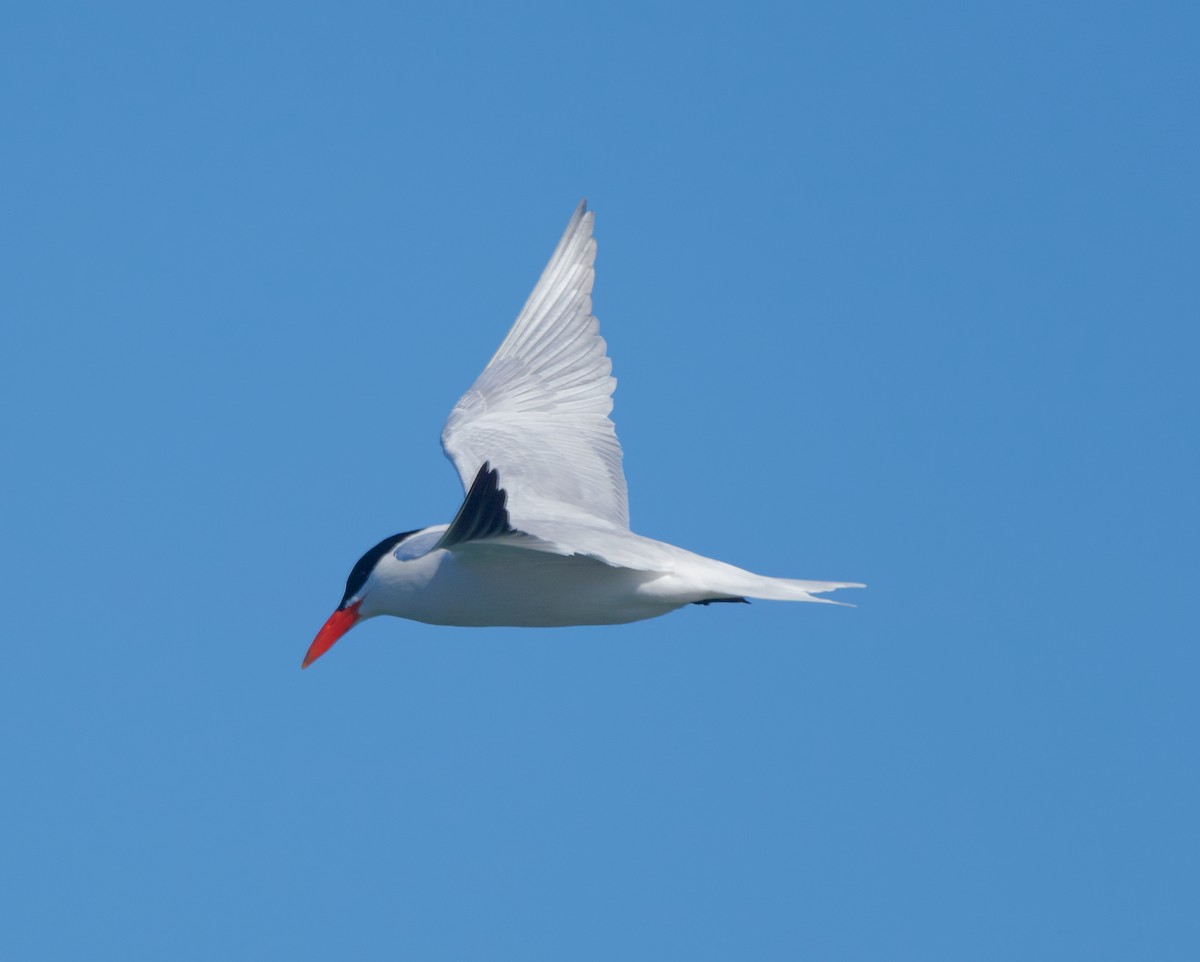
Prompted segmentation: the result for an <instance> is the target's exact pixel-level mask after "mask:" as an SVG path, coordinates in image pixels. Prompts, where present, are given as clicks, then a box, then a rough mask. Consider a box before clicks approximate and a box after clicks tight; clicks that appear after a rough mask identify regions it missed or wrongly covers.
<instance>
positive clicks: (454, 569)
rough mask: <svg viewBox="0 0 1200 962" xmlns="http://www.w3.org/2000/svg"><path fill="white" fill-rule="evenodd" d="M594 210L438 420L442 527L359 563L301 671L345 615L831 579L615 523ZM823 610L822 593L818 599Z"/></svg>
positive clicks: (580, 603)
mask: <svg viewBox="0 0 1200 962" xmlns="http://www.w3.org/2000/svg"><path fill="white" fill-rule="evenodd" d="M593 220H594V214H593V212H592V211H590V210H588V208H587V202H586V201H584V202H583V203H581V204H580V205H579V207H578V208H577V209H576V211H575V213H574V215H573V216H572V217H571V221H570V223H569V224H567V229H566V231H565V232H564V233H563V235H562V239H561V240H560V241H559V242H558V246H557V247H556V248H555V250H554V254H553V255H552V256H551V258H550V262H549V263H548V264H547V265H546V269H545V270H544V271H543V272H542V276H541V278H540V279H539V280H538V282H537V286H536V287H534V289H533V293H532V294H530V295H529V300H528V301H526V303H525V306H524V308H522V310H521V313H520V314H519V315H518V316H517V319H516V321H515V323H514V324H513V326H512V329H511V330H510V331H509V332H508V336H507V337H506V338H505V339H504V343H502V344H501V345H500V349H499V350H498V351H496V353H495V355H494V356H493V357H492V359H491V361H489V362H488V365H487V367H485V368H484V370H483V373H482V374H480V375H479V377H478V378H477V379H476V381H475V383H474V384H473V385H471V388H470V390H468V391H467V393H466V394H464V395H463V396H462V398H460V399H459V401H458V403H457V404H456V405H455V406H454V410H452V411H451V412H450V417H449V419H448V420H447V421H446V424H445V427H444V428H443V429H442V449H443V450H444V451H445V453H446V456H447V457H448V458H449V459H450V461H451V462H452V463H453V464H454V467H455V469H456V470H457V471H458V475H459V478H460V479H461V480H462V484H463V490H464V491H465V492H466V496H465V498H464V500H463V503H462V507H460V508H459V509H458V513H457V514H456V515H455V516H454V520H452V521H451V522H450V523H449V524H439V525H434V526H432V527H428V528H418V529H417V530H415V531H405V532H403V533H402V534H395V535H392V536H391V537H390V538H384V540H382V541H380V542H379V544H377V545H375V547H373V548H372V549H371V550H370V551H368V552H367V553H366V554H364V555H363V556H362V557H361V558H359V559H358V561H357V563H356V564H355V565H354V567H353V569H351V571H350V576H349V577H348V578H347V579H346V591H345V594H344V595H343V596H342V601H341V604H339V605H338V607H337V610H336V611H334V613H333V614H332V615H330V616H329V619H328V620H327V621H326V622H325V625H324V626H323V627H322V628H321V630H320V631H319V632H318V633H317V637H316V638H315V639H314V640H313V643H312V645H311V646H310V647H309V649H308V653H307V654H306V655H305V656H304V662H303V663H302V665H301V667H302V668H307V667H308V666H309V665H311V664H312V663H313V662H314V661H316V659H318V658H319V657H321V655H323V654H324V653H325V652H326V651H328V650H329V649H330V647H332V646H333V644H334V642H336V641H337V640H338V639H339V638H341V637H342V635H344V634H345V633H346V632H347V631H349V630H350V629H351V628H352V627H354V625H356V624H358V623H359V622H361V621H365V620H367V619H368V618H374V617H376V616H377V615H393V616H396V617H400V618H409V619H411V620H413V621H422V622H426V623H427V624H434V625H464V626H496V625H508V626H515V627H554V626H563V625H615V624H624V623H627V622H631V621H641V620H643V619H645V618H656V617H658V616H659V615H665V614H667V612H670V611H674V610H675V609H677V608H681V607H683V606H684V605H689V604H696V605H707V604H710V603H713V602H744V601H746V600H747V599H748V598H765V599H771V600H778V601H823V602H827V603H828V602H829V599H826V598H819V597H817V596H818V595H820V594H822V593H824V592H828V591H833V590H835V589H837V588H861V587H863V586H862V585H860V584H855V583H852V582H845V581H798V580H794V579H790V578H769V577H766V576H763V575H757V574H753V573H751V572H749V571H745V570H743V569H741V568H736V567H734V566H733V565H729V564H725V563H724V562H721V561H716V560H714V559H712V558H706V557H703V556H702V555H698V554H693V553H692V552H690V551H685V550H684V549H683V548H677V547H675V546H674V545H670V544H665V543H663V542H661V541H653V540H651V539H650V538H644V537H642V536H641V535H637V534H634V533H633V532H632V531H631V530H630V529H629V507H628V500H627V496H626V491H625V474H624V472H623V470H622V467H621V459H622V454H621V445H620V442H619V441H618V440H617V433H616V428H615V426H614V425H613V422H612V420H611V419H610V418H609V413H610V412H611V411H612V393H613V389H614V388H615V387H616V379H615V378H613V377H612V374H611V371H612V362H611V361H610V360H609V359H608V355H607V352H606V345H605V342H604V339H603V338H602V337H601V336H600V333H599V324H598V322H597V321H596V318H595V317H593V316H592V298H591V293H592V282H593V280H594V277H595V271H594V269H593V264H594V262H595V259H596V241H595V239H594V238H593V237H592V225H593ZM832 603H834V604H836V603H837V602H832Z"/></svg>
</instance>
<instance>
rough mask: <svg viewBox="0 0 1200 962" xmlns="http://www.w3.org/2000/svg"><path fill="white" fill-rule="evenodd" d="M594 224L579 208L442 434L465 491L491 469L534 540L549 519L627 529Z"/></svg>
mask: <svg viewBox="0 0 1200 962" xmlns="http://www.w3.org/2000/svg"><path fill="white" fill-rule="evenodd" d="M592 224H593V214H592V213H591V211H589V210H588V209H587V205H586V203H581V204H580V205H579V207H578V209H576V211H575V213H574V215H573V216H572V218H571V221H570V223H569V224H568V225H567V229H566V231H565V232H564V233H563V236H562V239H561V240H560V241H559V242H558V246H557V248H555V251H554V254H553V255H552V256H551V258H550V262H549V263H548V264H547V265H546V269H545V270H544V271H543V272H542V276H541V278H540V279H539V280H538V283H537V286H536V287H535V288H534V289H533V293H532V294H530V296H529V300H528V301H526V303H525V306H524V308H523V309H522V310H521V313H520V314H519V315H518V316H517V320H516V322H515V323H514V324H513V326H512V329H511V330H510V331H509V332H508V336H507V337H506V338H505V339H504V342H503V343H502V344H501V345H500V348H499V350H497V351H496V354H495V356H493V357H492V359H491V361H490V362H489V363H488V365H487V367H486V368H485V369H484V371H483V373H482V374H480V375H479V377H478V378H477V379H476V381H475V383H474V384H473V385H472V386H471V388H470V390H468V391H467V392H466V394H464V395H463V396H462V398H461V399H460V400H459V402H458V403H457V404H456V405H455V406H454V410H453V411H451V412H450V417H449V419H448V420H447V421H446V425H445V427H444V428H443V430H442V448H443V449H444V450H445V452H446V456H447V457H448V458H449V459H450V461H451V462H452V463H453V464H454V466H455V468H456V469H457V471H458V474H459V477H460V478H461V480H462V483H463V488H464V490H467V491H468V492H469V491H470V489H471V487H472V486H473V484H474V481H475V478H476V477H477V475H478V472H479V470H480V466H481V465H484V464H487V465H489V466H490V469H491V470H493V471H496V472H498V473H499V476H500V483H501V484H503V486H504V490H505V491H506V492H507V503H506V510H507V512H508V515H509V523H510V525H511V526H512V527H514V528H516V529H519V530H520V531H527V532H529V533H530V534H535V535H536V534H537V531H536V529H537V527H538V525H539V522H547V521H551V522H555V521H557V522H567V523H572V524H575V523H583V524H584V525H585V526H587V527H589V528H599V529H602V530H609V531H612V530H615V531H624V532H628V530H629V508H628V501H627V496H626V490H625V475H624V472H623V470H622V468H621V445H620V443H619V442H618V440H617V433H616V428H615V427H614V426H613V422H612V421H611V420H610V419H609V413H610V412H611V410H612V392H613V388H614V387H615V386H616V380H615V379H614V378H613V377H612V374H611V369H612V364H611V362H610V361H609V359H608V356H607V354H606V345H605V343H604V339H603V338H602V337H600V334H599V324H598V322H597V321H596V318H595V317H593V316H592V313H591V311H592V299H591V292H592V282H593V279H594V277H595V272H594V269H593V264H594V262H595V257H596V242H595V240H594V239H593V237H592ZM468 500H469V498H468ZM464 507H465V505H464Z"/></svg>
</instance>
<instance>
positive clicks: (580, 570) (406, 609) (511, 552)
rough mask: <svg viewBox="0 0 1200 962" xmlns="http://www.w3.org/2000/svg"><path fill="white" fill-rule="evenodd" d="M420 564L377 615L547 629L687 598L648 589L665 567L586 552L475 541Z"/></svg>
mask: <svg viewBox="0 0 1200 962" xmlns="http://www.w3.org/2000/svg"><path fill="white" fill-rule="evenodd" d="M434 556H440V557H436V558H435V557H434ZM420 562H425V563H424V564H423V565H422V566H421V567H422V577H421V578H420V580H419V583H414V584H412V586H411V590H396V591H394V592H392V593H391V598H389V601H394V604H389V606H388V610H386V611H379V612H378V613H379V614H394V615H398V616H400V617H402V618H410V619H412V620H414V621H423V622H426V623H428V624H434V625H462V626H471V627H484V626H501V625H503V626H511V627H530V628H548V627H559V626H565V625H617V624H625V623H627V622H630V621H641V620H643V619H645V618H655V617H657V616H658V615H664V614H666V613H667V612H669V611H674V610H675V609H676V608H678V607H680V605H681V604H682V603H683V602H681V601H679V600H676V599H673V598H663V597H655V592H653V591H649V592H647V591H646V590H645V589H646V586H647V585H648V584H650V583H652V582H654V581H656V580H658V579H660V578H661V577H662V574H661V573H660V572H644V571H636V570H633V569H630V568H616V567H612V566H611V565H606V564H604V563H603V562H600V561H595V560H593V559H591V558H585V557H581V556H572V557H564V556H562V555H556V554H548V553H545V552H541V551H529V550H526V549H521V548H510V547H504V546H486V547H485V546H472V548H471V549H470V550H468V551H454V552H452V551H437V552H434V553H433V554H432V555H429V556H426V558H424V559H419V562H412V563H411V564H414V565H415V564H418V563H420ZM430 562H433V564H430ZM414 573H415V572H414ZM396 587H397V589H402V588H403V587H404V586H402V585H400V584H397V586H396Z"/></svg>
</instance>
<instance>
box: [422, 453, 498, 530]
mask: <svg viewBox="0 0 1200 962" xmlns="http://www.w3.org/2000/svg"><path fill="white" fill-rule="evenodd" d="M513 530H514V529H513V527H512V525H511V524H509V522H508V494H507V493H506V492H505V490H504V489H503V488H502V487H500V475H499V474H498V472H497V471H496V470H495V469H494V468H492V466H491V465H490V464H489V463H488V462H487V461H484V462H483V466H482V467H481V468H480V469H479V471H478V473H477V474H476V475H475V480H474V481H472V482H471V488H470V490H469V491H468V492H467V496H466V498H465V499H464V500H463V503H462V507H461V508H459V509H458V514H456V515H455V516H454V520H453V521H451V522H450V527H448V528H447V529H446V533H445V534H443V535H442V537H441V540H440V541H438V543H437V546H438V547H439V548H451V547H453V546H454V545H456V544H466V543H467V542H468V541H483V540H484V539H486V538H495V537H498V536H499V535H502V534H510V533H511V532H512V531H513Z"/></svg>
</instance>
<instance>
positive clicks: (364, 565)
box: [300, 531, 416, 668]
mask: <svg viewBox="0 0 1200 962" xmlns="http://www.w3.org/2000/svg"><path fill="white" fill-rule="evenodd" d="M415 533H416V532H414V531H405V532H404V533H403V534H394V535H392V536H391V537H390V538H384V539H383V540H382V541H380V542H379V544H377V545H375V547H373V548H372V549H371V550H370V551H368V552H367V553H366V554H364V555H363V556H362V557H361V558H359V559H358V561H356V562H355V564H354V567H353V568H351V569H350V576H349V577H348V578H347V579H346V591H345V594H343V595H342V601H341V604H339V605H338V606H337V610H336V611H334V613H333V614H332V615H330V616H329V617H328V618H327V619H326V620H325V624H324V625H322V626H321V630H320V631H318V632H317V637H316V638H314V639H313V643H312V644H311V645H309V646H308V653H307V654H305V656H304V661H303V662H301V664H300V667H301V668H307V667H308V666H309V665H311V664H312V663H313V662H314V661H316V660H317V659H318V658H320V657H321V656H322V655H323V654H325V652H327V651H328V650H329V649H330V648H332V647H333V645H334V642H336V641H337V640H338V639H339V638H341V637H342V635H344V634H345V633H346V632H347V631H349V630H350V629H351V628H353V627H354V626H355V625H356V624H358V623H359V622H360V621H362V620H363V619H364V618H365V617H369V615H364V614H362V613H361V608H362V604H363V601H364V599H365V598H366V597H367V594H368V592H369V591H370V589H371V575H372V574H373V573H374V571H375V568H376V567H377V566H378V564H379V562H380V561H381V560H383V558H385V557H387V555H388V554H389V553H390V552H391V551H392V550H393V549H394V548H395V547H396V546H397V545H398V544H399V543H400V542H401V541H403V540H404V539H405V538H407V537H408V536H409V535H411V534H415Z"/></svg>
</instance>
